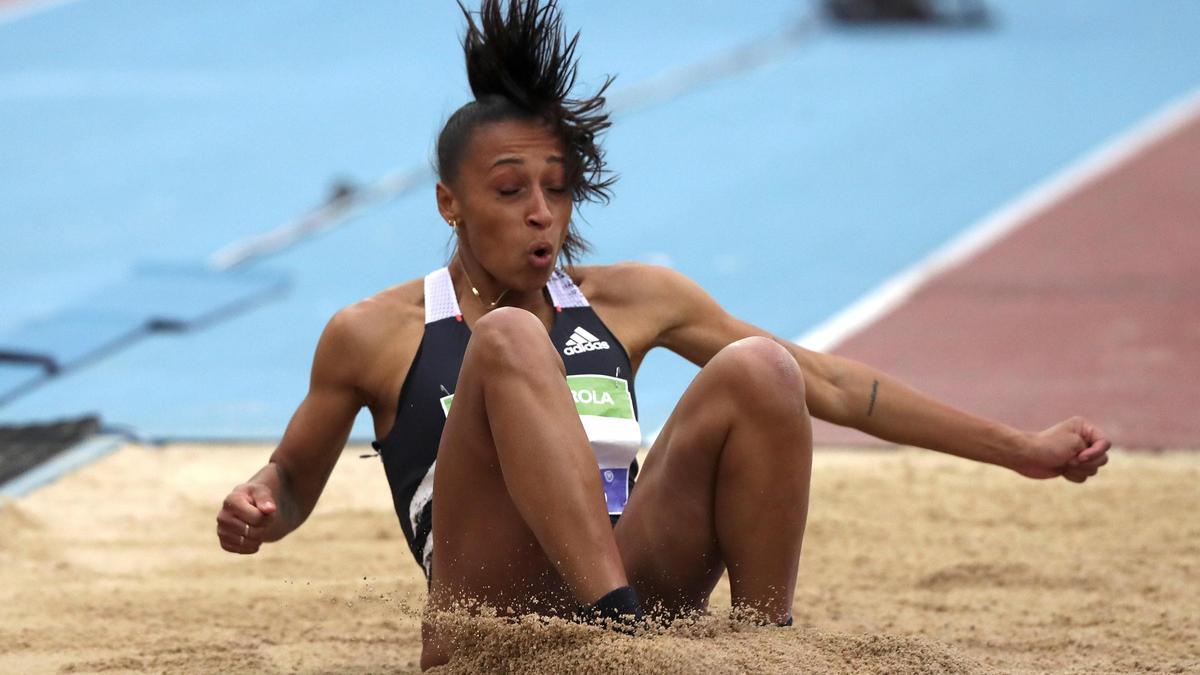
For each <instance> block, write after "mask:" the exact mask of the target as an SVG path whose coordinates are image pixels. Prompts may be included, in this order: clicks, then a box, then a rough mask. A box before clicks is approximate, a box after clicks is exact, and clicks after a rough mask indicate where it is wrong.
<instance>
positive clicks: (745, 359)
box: [706, 336, 807, 412]
mask: <svg viewBox="0 0 1200 675" xmlns="http://www.w3.org/2000/svg"><path fill="white" fill-rule="evenodd" d="M706 367H712V368H713V369H714V373H713V374H714V375H715V376H717V377H719V378H720V379H721V381H722V388H723V389H724V390H725V391H727V392H729V393H730V394H731V395H732V396H733V397H734V398H735V400H737V401H739V402H740V403H744V404H746V405H751V406H753V407H755V408H756V409H766V410H781V409H782V410H783V411H786V412H798V411H807V408H806V407H805V404H804V395H805V390H804V373H803V372H802V371H801V370H800V366H799V364H797V363H796V359H795V357H793V356H792V354H791V352H789V351H788V350H787V348H786V347H784V346H783V345H781V344H779V343H778V342H775V341H774V340H772V339H770V338H765V337H758V336H755V337H748V338H743V339H741V340H738V341H737V342H734V343H732V344H730V345H728V346H726V347H725V348H724V349H722V350H721V351H720V352H718V353H717V355H716V356H715V357H713V360H712V361H710V362H709V365H708V366H706ZM798 409H799V410H798Z"/></svg>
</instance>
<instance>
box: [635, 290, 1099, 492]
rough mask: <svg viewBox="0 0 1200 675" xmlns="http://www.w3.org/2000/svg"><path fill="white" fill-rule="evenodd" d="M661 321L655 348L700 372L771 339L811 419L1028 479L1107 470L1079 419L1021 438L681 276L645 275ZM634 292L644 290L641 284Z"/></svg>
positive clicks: (1095, 436)
mask: <svg viewBox="0 0 1200 675" xmlns="http://www.w3.org/2000/svg"><path fill="white" fill-rule="evenodd" d="M645 270H646V272H645V273H646V274H649V275H652V276H653V277H655V282H656V283H655V284H653V286H652V287H654V288H656V289H657V291H656V292H654V293H653V294H652V295H653V296H657V300H658V303H657V304H659V306H660V308H661V310H662V312H661V314H660V316H664V317H666V321H664V324H663V329H662V331H661V332H660V334H659V337H658V340H657V341H656V345H657V346H663V347H666V348H668V349H670V350H671V351H674V352H676V353H678V354H680V355H681V356H683V357H684V358H687V359H688V360H690V361H692V362H694V363H697V364H700V365H703V364H704V363H707V362H708V360H709V359H711V358H712V357H713V356H714V355H715V354H716V353H717V352H718V351H720V350H721V348H723V347H724V346H726V345H728V344H730V343H731V342H734V341H736V340H739V339H741V338H744V337H749V336H754V335H758V336H765V337H770V338H771V339H773V340H775V341H776V342H778V343H779V344H781V345H783V346H784V347H786V348H787V349H788V351H790V352H791V353H792V355H793V356H794V357H795V359H796V362H797V363H799V364H800V368H801V370H802V371H803V372H804V376H805V385H806V400H807V403H808V408H809V411H810V412H811V413H812V415H813V416H814V417H818V418H820V419H823V420H827V421H829V422H832V423H834V424H839V425H842V426H847V427H853V428H855V429H859V430H861V431H863V432H866V433H868V434H871V435H872V436H876V437H878V438H882V439H884V440H887V441H892V442H894V443H900V444H903V445H914V446H918V447H923V448H929V449H932V450H938V451H940V452H945V453H948V454H951V455H957V456H959V457H965V458H967V459H973V460H976V461H980V462H988V463H990V464H996V465H999V466H1003V467H1007V468H1009V469H1012V470H1014V471H1016V472H1018V473H1020V474H1022V475H1024V476H1029V477H1030V478H1053V477H1056V476H1063V477H1064V478H1066V479H1068V480H1071V481H1074V482H1079V483H1082V482H1083V481H1084V480H1086V479H1087V478H1088V477H1090V476H1092V475H1094V474H1095V473H1096V472H1097V471H1098V470H1099V469H1100V467H1101V466H1103V465H1104V464H1106V463H1107V462H1108V455H1107V453H1108V449H1109V447H1110V446H1111V443H1110V442H1109V440H1108V438H1107V437H1105V435H1104V434H1103V433H1102V432H1101V431H1100V430H1099V429H1097V428H1096V427H1095V426H1094V425H1093V424H1091V423H1090V422H1088V421H1087V420H1085V419H1083V418H1081V417H1072V418H1070V419H1067V420H1065V421H1063V422H1060V423H1058V424H1056V425H1054V426H1052V427H1050V428H1049V429H1046V430H1044V431H1040V432H1025V431H1020V430H1017V429H1014V428H1012V427H1009V426H1007V425H1004V424H1001V423H999V422H995V421H992V420H988V419H985V418H983V417H979V416H977V415H973V414H971V413H968V412H964V411H962V410H958V409H956V408H954V407H952V406H949V405H946V404H945V403H942V402H940V401H937V400H935V399H933V398H931V397H929V396H927V395H925V394H923V393H921V392H919V391H917V390H915V389H913V388H912V387H909V386H907V385H905V384H904V383H902V382H900V381H899V380H897V379H895V378H893V377H890V376H888V375H886V374H884V373H881V372H879V371H878V370H876V369H874V368H872V367H870V366H868V365H866V364H863V363H859V362H857V361H854V360H851V359H847V358H844V357H840V356H835V355H832V354H822V353H819V352H813V351H810V350H807V349H804V348H803V347H800V346H799V345H797V344H795V343H793V342H791V341H788V340H783V339H780V338H778V337H776V336H774V335H771V334H770V333H769V332H767V331H765V330H763V329H761V328H758V327H757V326H754V325H752V324H749V323H747V322H745V321H742V320H740V319H738V318H736V317H734V316H732V315H730V314H729V313H728V312H726V311H725V310H724V309H722V308H721V306H720V305H719V304H717V302H716V301H715V300H713V299H712V297H710V296H709V295H708V294H707V293H706V292H704V290H703V289H702V288H700V286H698V285H697V284H696V283H695V282H692V281H691V280H690V279H687V278H686V277H684V276H683V275H681V274H678V273H676V272H673V271H671V270H666V269H662V268H649V267H647V268H645ZM640 287H641V288H643V289H644V288H647V287H648V286H647V285H645V284H640Z"/></svg>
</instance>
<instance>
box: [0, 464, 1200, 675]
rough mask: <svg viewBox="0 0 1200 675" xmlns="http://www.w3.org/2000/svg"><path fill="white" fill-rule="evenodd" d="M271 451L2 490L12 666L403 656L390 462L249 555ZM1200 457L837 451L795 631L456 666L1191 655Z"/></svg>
mask: <svg viewBox="0 0 1200 675" xmlns="http://www.w3.org/2000/svg"><path fill="white" fill-rule="evenodd" d="M267 454H268V450H267V449H265V448H262V447H255V448H249V447H213V446H173V447H168V448H146V447H127V448H124V449H123V450H121V451H120V452H118V453H116V454H114V455H112V456H109V457H108V458H106V459H104V460H102V461H100V462H98V463H96V464H94V465H92V466H90V467H88V468H87V469H85V470H83V471H81V472H79V473H77V474H75V475H72V476H69V477H67V478H65V479H63V480H61V481H59V482H58V483H56V484H54V485H52V486H50V487H48V488H45V489H43V490H41V491H40V492H38V493H35V494H33V495H31V496H29V497H27V498H24V499H22V500H20V501H17V502H15V503H7V504H5V505H3V507H0V672H5V673H8V672H12V673H18V672H20V673H29V672H68V673H82V672H105V673H117V672H145V671H166V672H265V673H271V672H306V673H307V672H331V673H332V672H337V673H346V672H397V671H398V672H405V671H411V670H415V668H416V664H417V659H418V656H419V652H420V640H419V619H418V615H419V612H420V610H421V608H422V606H423V604H424V581H423V579H422V578H421V576H420V574H419V571H418V569H417V567H416V565H415V564H414V563H413V562H412V560H411V558H410V556H409V554H408V551H407V549H406V548H405V546H404V542H403V539H402V536H401V533H400V529H399V526H398V525H397V523H396V520H395V516H394V514H393V513H392V511H391V504H390V498H389V494H388V491H387V488H386V485H385V483H384V478H383V472H382V469H381V467H380V466H379V463H378V461H377V460H366V459H359V458H358V454H359V453H358V452H357V451H349V452H347V454H346V456H345V457H344V458H343V460H342V462H341V464H340V465H339V466H338V468H337V470H336V471H335V472H334V475H333V478H332V480H331V483H330V486H329V488H328V490H327V492H326V494H325V497H324V498H323V500H322V503H321V504H320V505H319V506H318V507H317V511H316V513H315V514H314V515H313V517H312V518H311V519H310V521H309V522H308V523H307V524H306V525H305V526H304V527H303V528H302V529H301V530H300V531H299V532H297V533H296V534H295V535H293V536H292V537H290V538H289V539H288V540H285V541H284V542H282V543H280V544H276V545H272V546H268V547H267V548H266V549H264V551H263V552H262V553H260V554H259V555H257V556H252V557H239V556H234V555H230V554H227V553H225V552H223V551H221V550H220V548H219V546H218V545H217V541H216V537H215V535H214V527H215V525H214V520H213V519H214V516H215V514H216V509H217V506H218V504H219V502H220V500H221V498H222V497H223V496H224V495H225V493H226V492H227V491H228V489H229V488H230V487H231V486H232V485H233V484H234V483H236V482H237V481H238V480H240V479H241V478H243V477H244V476H247V475H249V474H250V473H251V472H252V471H253V470H254V469H255V468H257V467H258V466H259V465H260V463H261V462H262V461H263V460H264V459H265V457H266V455H267ZM1198 509H1200V455H1195V454H1187V453H1166V454H1158V455H1144V454H1130V453H1117V454H1116V455H1115V457H1114V461H1113V463H1112V464H1111V465H1110V466H1109V467H1108V468H1106V469H1105V471H1104V472H1102V474H1101V476H1100V477H1099V479H1095V480H1093V481H1091V482H1089V483H1088V484H1087V485H1084V486H1077V485H1072V484H1068V483H1066V482H1065V481H1054V482H1034V481H1029V480H1026V479H1022V478H1019V477H1017V476H1015V475H1012V474H1009V473H1008V472H1005V471H1003V470H1000V469H995V468H991V467H984V466H978V465H973V464H971V463H968V462H965V461H961V460H956V459H953V458H947V457H941V456H937V455H935V454H933V453H928V452H922V451H899V452H886V451H878V452H851V451H846V452H836V451H822V452H819V453H818V455H817V458H816V462H815V470H814V485H813V499H812V509H811V516H810V524H809V533H808V538H807V540H806V542H805V552H804V557H803V559H802V562H801V578H800V582H799V585H798V591H797V596H796V603H795V607H794V613H795V617H796V622H797V627H796V628H795V629H791V630H780V629H767V628H748V627H738V626H731V625H730V624H729V623H728V621H725V620H724V619H723V618H722V615H723V613H724V611H725V610H726V609H727V607H728V592H727V591H726V590H725V588H724V587H722V588H720V589H719V590H718V591H717V594H716V595H715V597H714V602H713V605H714V608H713V609H714V612H715V614H716V616H715V617H713V618H709V619H705V620H703V621H701V622H699V624H697V625H695V626H692V627H687V628H679V629H676V630H675V631H672V632H668V633H667V634H664V635H660V636H657V637H653V638H638V639H630V638H624V637H618V636H613V635H609V634H603V633H601V632H599V631H595V630H591V629H583V628H580V627H575V626H543V625H526V626H508V625H489V624H486V623H483V624H479V625H475V626H472V627H471V628H470V630H469V632H468V635H469V636H470V639H472V640H474V641H477V647H476V649H475V650H474V651H473V652H472V653H471V654H470V655H469V657H468V658H467V659H464V660H462V661H460V662H459V663H457V664H452V665H453V666H454V667H452V668H451V669H450V670H452V671H457V672H472V671H478V670H481V669H484V670H486V669H497V668H502V667H503V668H507V669H510V670H529V671H534V672H564V671H591V672H630V671H633V670H640V671H652V672H653V671H656V672H659V673H674V672H678V673H685V672H686V673H692V672H741V671H756V672H856V673H862V672H879V673H884V672H886V673H919V672H997V671H999V672H1079V673H1085V672H1086V673H1092V672H1131V671H1147V672H1197V671H1200V584H1197V583H1196V577H1197V574H1198V573H1200V517H1197V516H1196V511H1197V510H1198Z"/></svg>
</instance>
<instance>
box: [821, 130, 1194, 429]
mask: <svg viewBox="0 0 1200 675" xmlns="http://www.w3.org/2000/svg"><path fill="white" fill-rule="evenodd" d="M1198 275H1200V115H1194V116H1193V117H1192V118H1191V120H1190V122H1187V123H1185V124H1183V125H1182V126H1181V127H1180V128H1178V129H1177V130H1176V131H1174V132H1172V133H1170V134H1169V135H1167V136H1165V137H1164V138H1162V139H1160V140H1158V141H1157V142H1154V143H1152V144H1150V145H1148V146H1147V147H1146V148H1144V149H1143V150H1142V151H1141V152H1139V153H1137V154H1136V155H1134V156H1133V157H1131V158H1129V159H1127V160H1126V161H1124V162H1123V163H1121V164H1119V165H1117V166H1116V167H1115V168H1113V169H1111V170H1109V171H1107V172H1106V173H1104V174H1102V175H1101V176H1099V177H1098V178H1096V179H1095V180H1093V181H1092V182H1090V183H1088V184H1086V185H1085V186H1083V187H1082V188H1080V189H1077V190H1075V191H1074V192H1072V193H1070V194H1068V195H1066V196H1065V197H1064V198H1063V199H1062V200H1061V201H1059V202H1056V203H1055V204H1054V205H1052V206H1050V207H1049V208H1047V209H1043V210H1042V211H1041V212H1039V213H1037V214H1035V215H1034V216H1032V217H1031V218H1030V219H1029V220H1028V221H1026V222H1025V223H1023V224H1022V225H1021V226H1019V227H1018V228H1016V229H1015V231H1013V232H1012V233H1011V234H1010V235H1009V236H1008V237H1006V238H1004V239H1002V240H1000V241H999V242H998V243H996V244H994V245H992V246H991V247H990V248H988V249H986V250H985V251H983V252H982V253H980V254H978V255H976V256H975V257H973V258H971V259H969V260H968V261H967V262H965V263H964V264H961V265H959V266H957V267H955V268H952V269H950V270H949V271H947V272H946V273H944V274H942V275H941V276H938V277H935V278H934V279H932V280H931V281H930V282H928V283H927V284H926V285H925V286H923V287H922V288H920V289H919V290H918V291H917V292H916V293H915V294H913V296H912V297H911V298H910V299H909V300H908V301H907V302H906V303H905V304H903V305H901V306H900V307H898V308H896V309H895V310H893V311H892V312H891V313H889V314H886V315H885V316H883V317H882V318H881V319H879V320H877V321H876V322H875V323H873V324H871V325H870V326H869V327H867V328H866V329H864V330H863V331H861V332H859V333H858V334H856V335H854V336H852V337H851V338H849V339H848V340H846V341H845V342H844V343H842V344H841V345H840V346H839V347H837V348H836V349H835V350H834V351H835V352H836V353H838V354H842V355H845V356H848V357H851V358H854V359H858V360H861V361H864V362H866V363H869V364H872V365H874V366H877V367H878V368H880V369H881V370H883V371H884V372H887V373H890V374H892V375H895V376H897V377H899V378H900V379H901V380H902V381H904V382H906V383H908V384H910V385H912V386H914V387H916V388H918V389H920V390H922V391H925V392H927V393H929V394H932V395H933V396H935V397H937V398H939V399H941V400H943V401H946V402H948V403H950V404H952V405H955V406H957V407H960V408H963V409H966V410H970V411H972V412H976V413H980V414H982V415H985V416H987V417H991V418H993V419H998V420H1000V421H1003V422H1006V423H1008V424H1012V425H1014V426H1017V427H1020V428H1024V429H1040V428H1044V427H1046V426H1049V425H1050V424H1053V423H1055V422H1057V421H1059V420H1061V419H1064V418H1066V417H1068V416H1070V415H1072V414H1080V415H1084V416H1086V417H1088V418H1090V419H1092V420H1093V421H1094V422H1096V423H1097V424H1098V425H1099V426H1100V427H1101V428H1102V429H1103V430H1105V431H1106V432H1107V433H1108V434H1109V435H1110V437H1111V438H1112V439H1113V440H1114V442H1115V443H1116V444H1117V445H1119V446H1122V447H1127V448H1173V447H1188V448H1200V409H1198V407H1200V393H1198V391H1200V280H1198ZM814 435H815V438H816V442H817V443H818V444H823V445H829V444H843V443H855V444H858V443H879V442H880V441H877V440H875V439H871V438H869V437H867V436H865V435H863V434H860V433H858V432H856V431H853V430H849V429H841V428H838V427H834V426H832V425H829V424H825V423H823V422H822V423H818V424H817V426H816V427H815V428H814Z"/></svg>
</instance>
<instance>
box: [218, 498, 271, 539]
mask: <svg viewBox="0 0 1200 675" xmlns="http://www.w3.org/2000/svg"><path fill="white" fill-rule="evenodd" d="M276 509H277V507H276V499H275V497H274V496H273V495H272V494H271V489H270V488H269V487H268V486H266V485H264V484H262V483H254V482H250V483H242V484H241V485H239V486H237V487H235V488H234V489H233V492H230V493H229V496H228V497H226V498H225V502H224V503H223V504H222V505H221V510H220V511H219V512H218V513H217V538H218V539H220V540H221V548H223V549H225V550H226V551H229V552H230V553H242V554H250V553H257V552H258V547H260V546H262V543H263V539H264V536H263V535H264V533H265V532H266V531H267V528H268V527H269V526H270V525H271V524H272V523H273V521H274V519H275V512H276Z"/></svg>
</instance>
